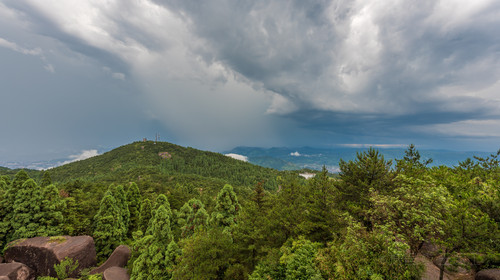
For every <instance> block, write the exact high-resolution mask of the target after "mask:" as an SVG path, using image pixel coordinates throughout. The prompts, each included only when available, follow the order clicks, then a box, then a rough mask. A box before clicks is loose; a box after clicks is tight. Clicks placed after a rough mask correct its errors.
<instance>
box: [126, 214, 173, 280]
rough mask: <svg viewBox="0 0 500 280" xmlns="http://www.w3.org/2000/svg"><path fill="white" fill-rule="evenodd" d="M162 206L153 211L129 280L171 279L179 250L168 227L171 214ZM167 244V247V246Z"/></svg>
mask: <svg viewBox="0 0 500 280" xmlns="http://www.w3.org/2000/svg"><path fill="white" fill-rule="evenodd" d="M169 212H171V211H168V210H167V209H166V208H165V207H164V205H160V206H159V208H158V209H156V211H155V216H154V217H153V219H152V222H151V228H150V229H148V231H150V232H151V234H149V235H146V236H145V237H143V238H142V240H141V241H140V242H141V243H142V244H141V246H140V247H142V248H143V251H142V253H141V255H140V256H139V257H138V258H137V260H136V261H135V262H134V267H133V269H132V275H131V279H135V280H141V279H148V280H149V279H151V280H153V279H171V277H172V270H173V266H174V264H175V259H176V258H177V256H178V255H179V248H178V246H177V244H176V243H175V241H174V237H173V234H172V230H171V227H170V221H171V214H170V213H169ZM167 244H168V245H167Z"/></svg>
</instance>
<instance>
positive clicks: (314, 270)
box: [249, 237, 323, 280]
mask: <svg viewBox="0 0 500 280" xmlns="http://www.w3.org/2000/svg"><path fill="white" fill-rule="evenodd" d="M290 243H291V244H290ZM318 248H319V244H318V243H312V242H311V241H309V240H307V239H305V238H303V237H300V238H299V239H297V240H292V241H291V242H290V241H289V242H287V243H286V244H285V245H283V247H281V249H280V253H279V254H271V255H270V257H269V260H267V261H264V262H261V263H259V264H258V265H257V267H256V269H255V270H254V272H253V273H252V275H251V276H250V278H249V279H250V280H260V279H262V280H265V279H283V280H293V279H301V280H309V279H310V280H320V279H323V277H322V276H321V273H320V270H319V268H318V267H317V264H316V255H317V253H318ZM272 259H274V260H272Z"/></svg>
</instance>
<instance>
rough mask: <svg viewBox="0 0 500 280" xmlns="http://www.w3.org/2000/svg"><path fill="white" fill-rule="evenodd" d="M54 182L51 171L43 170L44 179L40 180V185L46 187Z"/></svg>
mask: <svg viewBox="0 0 500 280" xmlns="http://www.w3.org/2000/svg"><path fill="white" fill-rule="evenodd" d="M51 184H52V178H51V177H50V173H49V171H45V172H43V176H42V181H41V182H40V187H42V188H44V187H47V186H48V185H51Z"/></svg>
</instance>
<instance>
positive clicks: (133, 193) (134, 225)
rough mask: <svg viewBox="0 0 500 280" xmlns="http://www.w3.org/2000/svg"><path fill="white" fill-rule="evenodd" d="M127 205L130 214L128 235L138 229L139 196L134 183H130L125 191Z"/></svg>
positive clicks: (137, 188)
mask: <svg viewBox="0 0 500 280" xmlns="http://www.w3.org/2000/svg"><path fill="white" fill-rule="evenodd" d="M127 204H128V210H129V212H130V222H129V226H128V228H129V234H131V233H132V232H134V231H136V230H137V229H139V216H140V207H141V194H140V192H139V187H138V186H137V184H136V183H131V184H130V186H129V187H128V190H127Z"/></svg>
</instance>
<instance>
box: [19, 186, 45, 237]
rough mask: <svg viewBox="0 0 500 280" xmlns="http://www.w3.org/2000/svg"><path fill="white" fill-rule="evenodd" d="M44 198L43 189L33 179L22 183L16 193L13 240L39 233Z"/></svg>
mask: <svg viewBox="0 0 500 280" xmlns="http://www.w3.org/2000/svg"><path fill="white" fill-rule="evenodd" d="M42 200H43V199H42V191H41V189H40V187H39V186H38V185H37V184H36V183H35V181H34V180H33V179H28V180H27V181H25V182H24V184H22V186H21V188H20V189H19V190H18V191H17V193H16V200H15V201H14V205H13V209H12V210H13V215H12V219H11V225H12V230H13V233H12V238H11V239H12V240H15V239H19V238H30V237H35V236H37V235H38V230H39V228H40V218H41V202H42Z"/></svg>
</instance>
